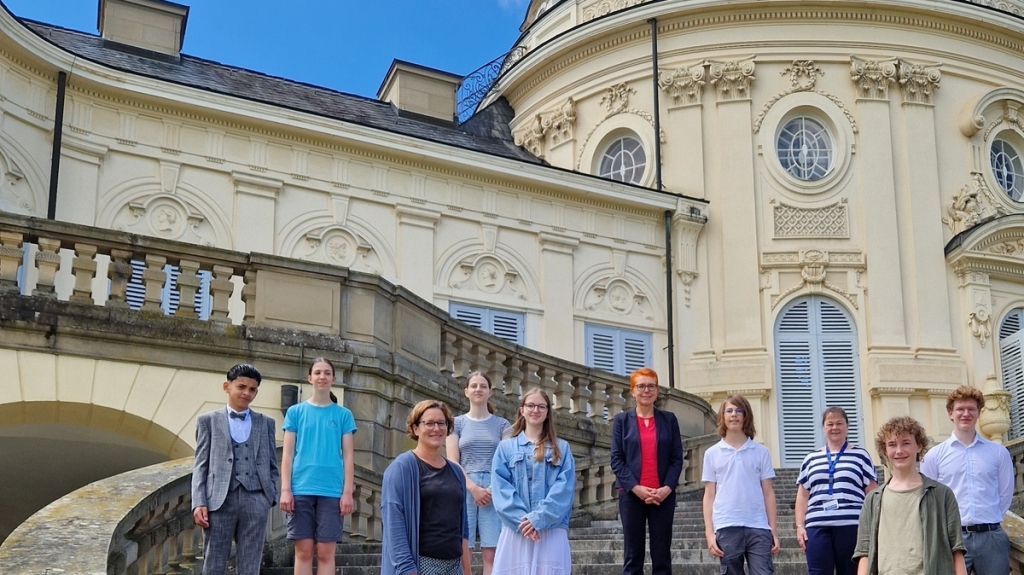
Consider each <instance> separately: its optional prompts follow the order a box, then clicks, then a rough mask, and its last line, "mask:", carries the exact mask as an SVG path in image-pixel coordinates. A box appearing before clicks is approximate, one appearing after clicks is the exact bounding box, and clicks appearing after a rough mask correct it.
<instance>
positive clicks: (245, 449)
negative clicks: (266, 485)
mask: <svg viewBox="0 0 1024 575" xmlns="http://www.w3.org/2000/svg"><path fill="white" fill-rule="evenodd" d="M231 446H232V451H233V452H234V461H232V462H231V475H232V477H231V487H230V488H229V489H230V490H231V491H234V490H235V489H237V488H238V486H239V485H241V486H242V487H244V488H245V490H246V491H260V490H262V489H263V487H262V486H261V485H260V477H259V475H258V474H257V473H256V452H255V450H254V449H253V448H252V437H251V436H250V437H249V439H247V440H245V442H244V443H238V442H237V441H234V440H232V441H231Z"/></svg>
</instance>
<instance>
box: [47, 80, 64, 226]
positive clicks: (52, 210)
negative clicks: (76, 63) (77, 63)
mask: <svg viewBox="0 0 1024 575" xmlns="http://www.w3.org/2000/svg"><path fill="white" fill-rule="evenodd" d="M67 83H68V74H67V72H64V71H61V72H57V109H56V111H55V112H54V114H53V150H52V151H51V152H50V201H49V203H48V204H47V206H46V218H47V219H49V220H53V219H56V218H57V181H58V179H59V177H60V149H61V140H62V139H63V137H64V92H65V89H66V88H67Z"/></svg>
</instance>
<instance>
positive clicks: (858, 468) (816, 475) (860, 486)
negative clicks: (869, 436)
mask: <svg viewBox="0 0 1024 575" xmlns="http://www.w3.org/2000/svg"><path fill="white" fill-rule="evenodd" d="M835 459H836V453H832V460H833V461H835ZM874 480H875V466H874V464H873V463H871V456H870V455H868V452H867V451H865V450H863V449H861V448H860V447H855V446H853V445H850V446H848V447H847V448H846V451H844V452H843V455H842V457H840V458H839V461H838V462H836V472H835V483H833V485H832V493H833V494H832V496H831V497H830V496H829V494H828V457H827V456H826V454H825V450H824V448H822V449H821V450H820V451H815V452H812V453H810V454H808V455H807V457H805V458H804V462H803V464H802V465H801V466H800V474H799V475H798V476H797V479H796V482H797V483H798V484H800V485H803V486H804V488H805V489H807V491H809V492H810V494H811V496H810V499H809V500H808V501H807V517H806V519H805V520H804V524H805V525H806V526H807V527H836V526H840V525H857V521H858V519H859V517H860V508H861V507H862V506H863V505H864V490H865V489H866V488H867V486H868V484H870V483H871V482H872V481H874ZM831 498H835V500H836V501H837V502H838V503H839V508H838V509H835V510H832V511H825V508H824V504H825V502H826V501H828V500H829V499H831Z"/></svg>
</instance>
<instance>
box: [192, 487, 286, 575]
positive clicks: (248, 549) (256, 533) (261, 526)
mask: <svg viewBox="0 0 1024 575" xmlns="http://www.w3.org/2000/svg"><path fill="white" fill-rule="evenodd" d="M209 513H210V526H209V527H208V528H206V529H203V557H204V559H203V575H223V574H224V573H225V572H226V571H227V566H228V557H229V556H230V555H231V541H232V540H234V542H235V561H236V564H235V567H236V568H235V573H237V574H238V575H259V572H260V563H262V561H263V541H264V539H265V538H266V533H267V517H268V516H269V514H270V502H269V501H267V496H266V495H264V494H263V492H262V491H246V490H245V489H243V488H241V487H239V488H238V489H234V490H232V491H229V492H228V497H227V499H225V500H224V504H223V505H221V506H220V509H218V510H216V511H210V512H209Z"/></svg>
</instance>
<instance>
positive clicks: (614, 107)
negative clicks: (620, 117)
mask: <svg viewBox="0 0 1024 575" xmlns="http://www.w3.org/2000/svg"><path fill="white" fill-rule="evenodd" d="M633 94H636V90H634V89H633V88H631V87H630V86H629V85H628V84H625V83H622V84H615V85H614V86H612V87H610V88H608V89H607V90H605V94H604V96H601V105H603V106H604V108H605V110H607V111H608V115H609V116H614V115H615V114H621V113H623V112H625V111H626V110H628V109H629V97H630V95H633Z"/></svg>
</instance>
